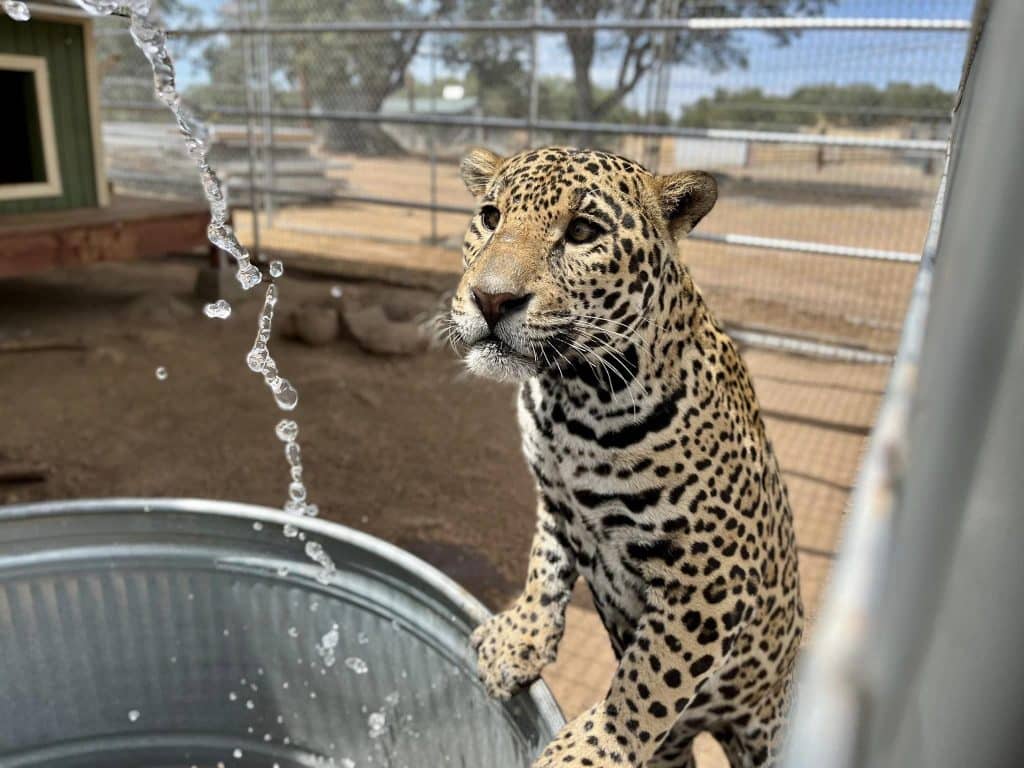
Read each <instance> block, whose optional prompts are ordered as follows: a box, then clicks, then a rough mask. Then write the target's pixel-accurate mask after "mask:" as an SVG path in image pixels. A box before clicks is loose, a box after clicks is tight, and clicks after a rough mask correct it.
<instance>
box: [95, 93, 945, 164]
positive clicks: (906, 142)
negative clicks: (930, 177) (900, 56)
mask: <svg viewBox="0 0 1024 768" xmlns="http://www.w3.org/2000/svg"><path fill="white" fill-rule="evenodd" d="M103 107H104V108H106V109H124V110H132V111H160V110H163V109H164V107H161V106H160V105H159V104H149V103H146V102H138V101H104V102H103ZM214 112H215V113H216V114H219V115H229V116H231V117H241V118H245V119H249V120H252V119H261V118H272V119H275V120H313V121H324V120H336V121H339V122H354V123H391V124H394V125H400V124H404V125H444V126H460V127H464V128H492V129H495V130H529V129H531V128H532V129H533V130H539V131H551V132H554V133H585V134H599V133H605V134H615V135H628V136H655V137H660V136H669V137H676V138H694V139H720V140H722V141H742V142H760V143H763V144H802V145H809V146H818V147H849V148H858V149H890V150H903V151H908V152H934V153H937V154H940V155H941V154H944V153H945V151H946V143H947V142H946V141H945V140H941V139H886V138H872V137H862V136H829V135H824V134H819V133H796V132H787V131H744V130H734V129H731V128H689V127H685V126H674V125H638V124H633V123H589V122H583V121H577V120H533V121H530V120H525V119H522V118H515V117H475V116H472V115H439V114H434V113H429V112H423V113H417V114H390V115H389V114H382V113H380V112H357V111H353V110H317V111H306V110H300V109H271V110H260V109H244V108H242V107H218V108H217V109H216V110H215V111H214Z"/></svg>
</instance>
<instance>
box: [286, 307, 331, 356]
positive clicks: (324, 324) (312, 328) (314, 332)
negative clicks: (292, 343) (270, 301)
mask: <svg viewBox="0 0 1024 768" xmlns="http://www.w3.org/2000/svg"><path fill="white" fill-rule="evenodd" d="M290 315H291V316H290V326H291V328H290V330H291V331H292V332H293V333H294V334H295V336H296V337H297V338H299V339H301V340H302V341H304V342H305V343H306V344H309V345H310V346H311V347H321V346H323V345H324V344H330V343H331V342H332V341H334V340H335V339H336V338H338V335H339V332H340V328H339V325H338V312H337V310H336V309H335V308H334V307H327V306H318V305H315V304H307V305H305V306H302V307H299V308H298V309H297V310H295V311H294V312H292V313H290Z"/></svg>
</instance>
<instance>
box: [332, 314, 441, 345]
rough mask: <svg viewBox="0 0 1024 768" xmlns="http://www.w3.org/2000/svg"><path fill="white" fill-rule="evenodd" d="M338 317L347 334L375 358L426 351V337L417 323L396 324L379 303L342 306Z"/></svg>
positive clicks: (401, 322) (398, 322)
mask: <svg viewBox="0 0 1024 768" xmlns="http://www.w3.org/2000/svg"><path fill="white" fill-rule="evenodd" d="M341 317H342V320H343V321H344V323H345V327H346V328H347V329H348V332H349V333H350V334H352V337H353V338H354V339H355V340H356V343H357V344H359V346H360V347H362V348H363V349H364V350H366V351H367V352H371V353H373V354H376V355H415V354H419V353H421V352H423V351H424V350H425V349H426V348H427V342H428V339H427V337H426V336H425V335H424V334H423V333H422V332H421V331H420V327H419V324H418V323H415V322H411V321H396V320H392V319H391V318H390V317H388V313H387V312H386V311H385V309H384V307H383V306H381V305H379V304H372V305H370V306H365V307H358V306H349V305H344V304H343V305H342V307H341Z"/></svg>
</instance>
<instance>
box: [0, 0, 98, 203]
mask: <svg viewBox="0 0 1024 768" xmlns="http://www.w3.org/2000/svg"><path fill="white" fill-rule="evenodd" d="M0 97H2V99H3V103H4V107H5V109H4V117H3V119H2V120H0V215H9V214H19V213H35V212H41V211H60V210H69V209H82V208H99V207H103V206H106V205H107V204H108V192H107V180H106V176H105V173H104V166H103V144H102V136H101V130H100V115H99V86H98V79H97V71H96V58H95V52H94V49H93V34H92V20H91V19H90V18H89V17H88V16H87V15H86V14H85V13H82V12H80V11H77V10H74V9H72V8H69V7H67V6H63V5H59V4H54V5H53V6H43V5H39V4H33V15H32V19H31V20H30V21H27V22H18V21H14V20H13V19H10V18H8V17H7V16H6V15H4V14H2V13H0Z"/></svg>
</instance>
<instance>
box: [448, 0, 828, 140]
mask: <svg viewBox="0 0 1024 768" xmlns="http://www.w3.org/2000/svg"><path fill="white" fill-rule="evenodd" d="M832 2H835V0H713V1H710V2H709V0H542V15H543V18H544V19H557V20H566V21H573V20H575V21H589V20H594V19H618V18H622V19H648V18H695V17H708V16H784V15H788V14H810V13H818V12H820V11H821V10H822V9H823V8H824V7H825V6H826V5H827V4H829V3H832ZM532 7H533V3H532V2H531V0H498V2H486V0H463V2H462V3H461V5H460V6H459V12H460V13H461V14H465V15H466V16H467V17H468V18H529V15H530V12H531V8H532ZM768 34H772V35H773V36H774V37H775V38H776V40H777V41H778V42H779V44H785V43H786V42H788V41H789V40H790V39H791V38H792V36H793V35H794V34H795V33H793V32H788V31H781V30H775V31H772V32H770V33H768ZM502 38H503V36H502V35H499V34H494V33H474V34H468V35H464V36H463V39H462V42H461V43H459V44H453V45H451V46H449V47H448V48H447V49H446V55H447V58H448V60H449V62H450V63H452V64H462V65H464V66H466V67H468V68H469V69H470V71H472V72H473V73H475V74H476V76H477V77H478V78H479V80H480V82H482V83H486V84H488V88H491V87H494V88H499V89H501V90H502V91H508V90H510V89H511V90H512V91H513V92H515V93H523V92H524V91H525V85H524V84H525V82H526V79H527V72H528V51H529V41H528V39H526V38H525V37H522V38H521V39H520V40H519V42H518V43H510V42H507V41H504V40H503V39H502ZM563 39H564V44H565V46H566V49H567V50H568V52H569V54H570V57H571V59H572V67H573V79H574V81H575V89H576V92H575V95H574V99H573V114H572V116H573V118H574V119H576V120H579V121H584V122H607V121H608V120H609V119H610V117H611V115H612V114H613V113H614V112H615V111H616V110H617V109H618V108H619V107H620V106H621V105H622V104H623V102H624V100H625V99H626V97H627V96H628V95H629V94H630V93H632V91H633V90H634V89H635V88H636V87H637V86H638V85H639V84H640V82H641V81H642V80H643V78H644V76H645V75H647V74H648V73H650V72H651V71H652V70H653V69H654V68H655V67H656V66H657V64H658V62H659V60H660V59H661V58H662V57H664V58H665V60H666V61H667V62H669V63H674V64H680V63H683V64H690V65H695V66H703V67H706V68H708V69H709V70H712V71H719V70H722V69H725V68H727V67H734V66H735V67H745V66H746V65H747V57H746V50H745V49H744V47H743V44H742V42H741V38H739V37H737V36H736V35H735V34H734V33H733V32H730V31H725V30H702V31H700V32H691V31H679V32H664V31H657V30H655V31H650V30H622V31H618V30H615V31H604V32H594V31H566V32H565V33H564V36H563ZM598 62H601V63H602V64H608V63H611V64H612V65H613V70H614V71H615V72H616V76H615V78H614V82H613V84H612V85H611V87H610V88H601V87H599V86H598V84H597V83H596V82H595V78H594V71H595V64H596V63H598ZM495 73H498V74H500V75H501V77H500V78H499V77H496V76H495ZM525 103H526V102H525V101H524V98H520V99H519V101H518V103H517V106H518V107H519V108H518V110H517V113H519V114H521V113H522V112H524V111H525Z"/></svg>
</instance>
